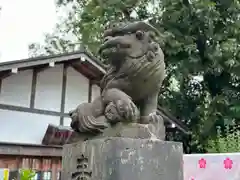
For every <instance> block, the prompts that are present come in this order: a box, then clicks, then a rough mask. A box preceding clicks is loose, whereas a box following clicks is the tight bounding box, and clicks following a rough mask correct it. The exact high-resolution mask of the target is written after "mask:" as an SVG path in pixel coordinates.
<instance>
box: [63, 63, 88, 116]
mask: <svg viewBox="0 0 240 180" xmlns="http://www.w3.org/2000/svg"><path fill="white" fill-rule="evenodd" d="M88 88H89V79H88V78H86V77H85V76H83V75H81V74H80V73H79V72H77V71H76V70H74V69H73V68H72V67H69V68H68V70H67V87H66V99H65V112H66V113H68V112H69V111H71V110H73V109H75V108H76V107H77V106H78V105H79V104H81V103H83V102H88Z"/></svg>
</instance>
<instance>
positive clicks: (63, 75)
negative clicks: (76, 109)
mask: <svg viewBox="0 0 240 180" xmlns="http://www.w3.org/2000/svg"><path fill="white" fill-rule="evenodd" d="M68 66H69V65H68V64H66V63H65V64H64V65H63V74H62V95H61V114H64V111H65V100H66V88H67V87H66V86H67V68H68ZM63 121H64V116H61V117H60V125H63Z"/></svg>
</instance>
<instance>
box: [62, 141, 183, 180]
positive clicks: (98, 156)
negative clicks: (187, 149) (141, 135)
mask: <svg viewBox="0 0 240 180" xmlns="http://www.w3.org/2000/svg"><path fill="white" fill-rule="evenodd" d="M72 179H78V180H88V179H89V180H90V179H91V180H183V171H182V145H181V143H177V142H166V141H160V140H150V139H131V138H116V137H115V138H101V139H95V140H89V141H85V142H84V143H79V144H78V143H76V144H68V145H65V146H64V148H63V173H62V180H72Z"/></svg>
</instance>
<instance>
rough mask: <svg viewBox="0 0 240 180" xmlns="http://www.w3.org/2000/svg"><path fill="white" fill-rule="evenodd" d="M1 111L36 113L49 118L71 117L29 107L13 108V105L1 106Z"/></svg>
mask: <svg viewBox="0 0 240 180" xmlns="http://www.w3.org/2000/svg"><path fill="white" fill-rule="evenodd" d="M0 109H4V110H10V111H18V112H27V113H34V114H43V115H49V116H63V117H69V115H68V114H67V113H61V112H56V111H49V110H42V109H35V108H34V109H31V108H27V107H21V106H13V105H7V104H0Z"/></svg>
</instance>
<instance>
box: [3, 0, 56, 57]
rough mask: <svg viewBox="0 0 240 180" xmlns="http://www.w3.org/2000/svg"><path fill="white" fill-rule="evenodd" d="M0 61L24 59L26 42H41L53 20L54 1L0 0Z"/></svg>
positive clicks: (51, 27)
mask: <svg viewBox="0 0 240 180" xmlns="http://www.w3.org/2000/svg"><path fill="white" fill-rule="evenodd" d="M0 6H1V7H2V10H1V12H0V62H4V61H11V60H18V59H23V58H28V45H29V44H30V43H32V42H42V41H43V40H44V33H47V32H52V31H53V29H54V26H55V24H56V22H57V14H56V8H55V3H54V0H0Z"/></svg>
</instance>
